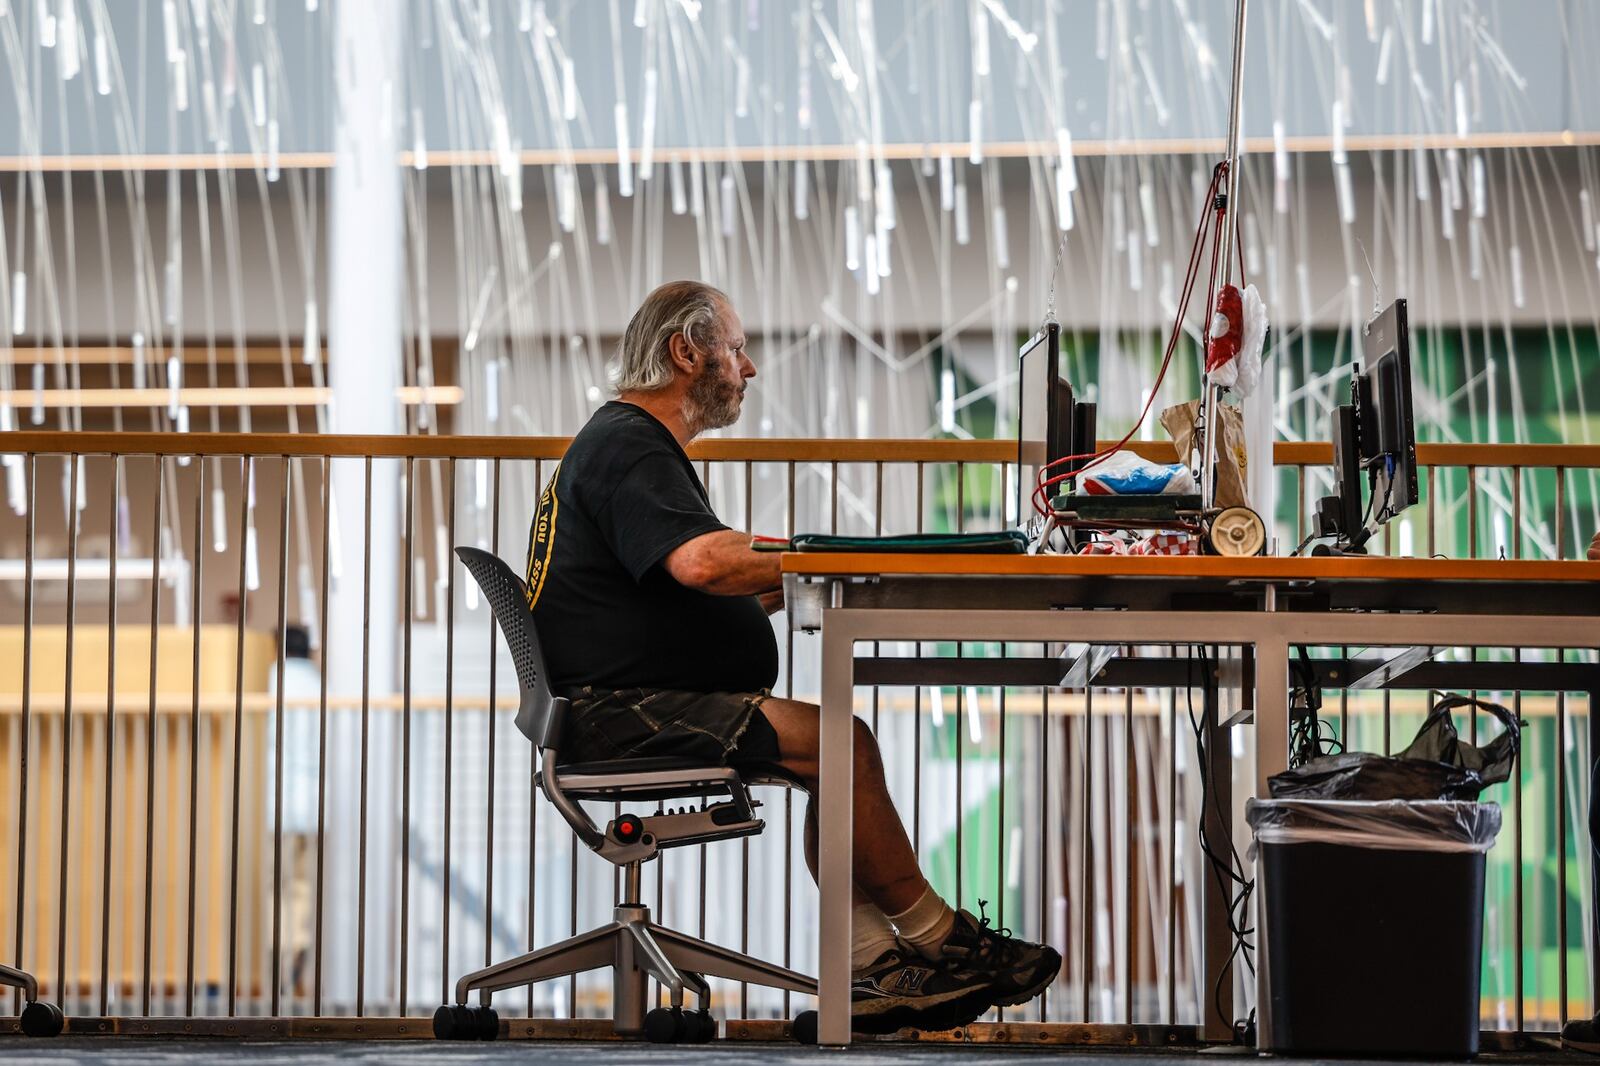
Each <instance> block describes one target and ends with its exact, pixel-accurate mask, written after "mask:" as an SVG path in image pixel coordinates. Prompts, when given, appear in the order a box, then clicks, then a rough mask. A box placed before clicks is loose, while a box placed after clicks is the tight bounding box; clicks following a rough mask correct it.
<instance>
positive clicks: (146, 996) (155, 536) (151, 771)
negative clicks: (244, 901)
mask: <svg viewBox="0 0 1600 1066" xmlns="http://www.w3.org/2000/svg"><path fill="white" fill-rule="evenodd" d="M155 461H156V502H155V506H154V508H153V509H152V511H151V514H152V518H151V522H150V527H151V528H150V708H149V712H148V714H147V715H146V717H145V734H146V736H148V737H149V744H148V745H147V746H146V748H145V766H144V926H143V934H144V956H143V957H144V967H143V969H142V970H141V977H140V981H141V983H140V991H139V1013H140V1015H142V1016H144V1017H149V1016H150V948H151V943H150V941H151V931H150V921H151V911H152V909H153V907H154V904H155V841H156V829H155V826H156V662H157V659H156V649H157V647H159V641H157V639H156V637H157V626H158V625H159V624H160V622H161V561H162V560H161V505H162V503H163V502H164V501H163V499H162V496H163V493H164V492H165V490H166V477H165V476H164V475H165V472H166V471H165V462H164V460H163V459H162V458H161V456H159V455H158V456H156V457H155ZM23 740H24V742H26V740H27V738H26V736H24V738H23Z"/></svg>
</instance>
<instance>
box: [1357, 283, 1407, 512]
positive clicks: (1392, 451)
mask: <svg viewBox="0 0 1600 1066" xmlns="http://www.w3.org/2000/svg"><path fill="white" fill-rule="evenodd" d="M1362 352H1363V354H1364V356H1365V362H1366V367H1365V368H1364V369H1363V370H1362V372H1361V375H1360V376H1359V377H1357V378H1356V389H1357V390H1358V393H1359V395H1358V397H1357V400H1356V406H1357V408H1358V409H1359V410H1360V411H1361V456H1362V461H1363V465H1365V466H1366V467H1367V469H1368V471H1369V473H1370V474H1373V475H1377V476H1374V478H1373V485H1374V487H1375V488H1376V487H1378V486H1379V485H1380V481H1381V482H1382V488H1383V495H1382V497H1380V499H1379V500H1378V502H1377V503H1375V504H1374V505H1373V520H1374V521H1375V522H1377V523H1378V524H1382V523H1384V522H1387V521H1388V520H1389V519H1391V518H1393V517H1394V516H1395V515H1397V514H1399V513H1400V512H1401V511H1403V510H1405V509H1406V508H1407V507H1410V506H1411V505H1412V504H1414V503H1416V502H1417V498H1418V496H1417V432H1416V428H1415V424H1414V422H1413V420H1412V414H1411V329H1410V324H1409V323H1408V322H1407V321H1406V302H1405V301H1404V300H1396V301H1395V302H1394V303H1392V304H1390V305H1389V307H1388V309H1387V310H1386V311H1384V312H1383V313H1382V314H1380V315H1379V316H1378V317H1377V318H1374V319H1373V320H1372V321H1371V322H1368V323H1367V328H1366V330H1365V331H1364V333H1363V336H1362Z"/></svg>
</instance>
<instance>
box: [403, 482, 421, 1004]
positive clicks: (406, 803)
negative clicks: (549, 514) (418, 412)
mask: <svg viewBox="0 0 1600 1066" xmlns="http://www.w3.org/2000/svg"><path fill="white" fill-rule="evenodd" d="M416 499H417V465H416V459H415V457H413V456H409V455H408V456H406V515H405V523H406V528H405V540H406V557H405V564H404V568H403V569H402V571H401V576H400V583H401V598H402V601H403V602H404V607H403V608H402V609H403V610H404V611H405V615H406V620H405V623H404V626H403V628H402V630H401V636H400V642H401V664H400V1017H402V1018H404V1017H405V1016H406V986H407V985H408V984H409V983H410V982H409V981H407V977H408V975H409V967H410V963H411V938H410V936H409V932H410V928H411V625H412V616H413V615H415V614H416V605H415V601H416V595H417V590H416V580H415V578H414V576H413V569H414V565H415V564H414V563H413V560H414V559H415V558H416V525H417V523H416V510H417V504H416Z"/></svg>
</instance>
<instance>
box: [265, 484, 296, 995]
mask: <svg viewBox="0 0 1600 1066" xmlns="http://www.w3.org/2000/svg"><path fill="white" fill-rule="evenodd" d="M293 481H294V460H293V459H291V458H289V457H288V456H287V455H286V456H284V457H283V492H282V496H281V498H280V499H279V501H278V663H277V666H278V699H277V706H276V707H274V708H273V712H272V714H273V721H272V728H273V737H274V739H273V742H272V750H273V760H272V1009H271V1011H270V1014H271V1016H272V1017H274V1018H276V1017H278V1015H279V1009H278V1008H279V1003H280V993H279V987H278V986H279V982H280V980H281V978H282V972H283V675H284V660H285V657H286V655H287V648H286V644H287V642H288V639H289V490H290V486H291V483H292V482H293Z"/></svg>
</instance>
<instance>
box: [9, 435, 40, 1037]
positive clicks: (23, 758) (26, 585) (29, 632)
mask: <svg viewBox="0 0 1600 1066" xmlns="http://www.w3.org/2000/svg"><path fill="white" fill-rule="evenodd" d="M27 481H28V517H27V523H26V526H27V531H26V534H25V538H24V541H25V543H24V545H23V560H22V739H21V741H20V743H19V745H18V748H17V752H18V754H17V778H18V781H19V782H20V784H21V789H20V792H19V794H18V796H17V914H16V927H15V930H14V939H13V940H12V943H13V944H15V945H16V952H17V967H18V968H19V969H21V968H23V965H22V962H23V959H22V947H23V934H24V933H25V932H26V931H27V926H26V923H25V922H24V921H23V917H24V915H26V913H27V907H26V906H25V904H26V903H27V892H28V741H29V739H30V736H31V734H32V731H33V539H34V532H35V530H36V529H37V526H38V513H39V508H38V491H37V490H38V487H39V457H38V456H37V455H35V454H33V453H32V452H29V453H28V473H27ZM11 1013H13V1014H18V1015H20V1014H21V1013H22V989H20V988H18V989H15V990H14V991H13V992H12V994H11Z"/></svg>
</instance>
